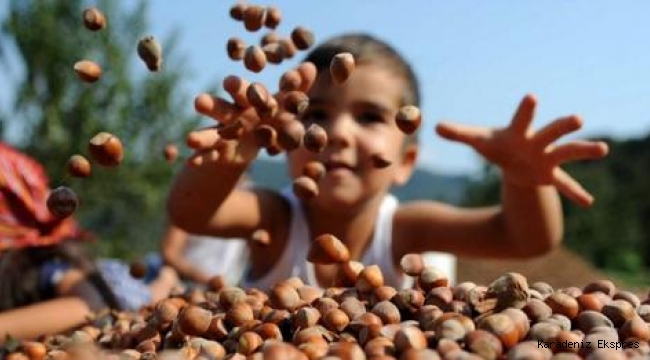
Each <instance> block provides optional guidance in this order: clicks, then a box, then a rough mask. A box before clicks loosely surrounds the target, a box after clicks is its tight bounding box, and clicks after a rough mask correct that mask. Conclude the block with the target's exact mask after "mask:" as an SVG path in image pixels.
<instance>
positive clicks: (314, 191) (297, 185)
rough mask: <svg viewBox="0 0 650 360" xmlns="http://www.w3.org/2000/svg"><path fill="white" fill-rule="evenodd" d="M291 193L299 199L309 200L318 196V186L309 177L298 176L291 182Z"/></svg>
mask: <svg viewBox="0 0 650 360" xmlns="http://www.w3.org/2000/svg"><path fill="white" fill-rule="evenodd" d="M293 192H294V194H296V196H297V197H298V198H299V199H302V200H310V199H312V198H314V197H316V196H318V184H316V182H315V181H314V179H312V178H310V177H307V176H300V177H298V178H297V179H295V180H293Z"/></svg>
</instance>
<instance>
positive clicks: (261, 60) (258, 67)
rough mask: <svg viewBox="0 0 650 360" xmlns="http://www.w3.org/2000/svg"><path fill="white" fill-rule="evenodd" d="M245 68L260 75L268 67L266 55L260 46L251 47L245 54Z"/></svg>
mask: <svg viewBox="0 0 650 360" xmlns="http://www.w3.org/2000/svg"><path fill="white" fill-rule="evenodd" d="M244 66H245V67H246V69H248V70H250V71H252V72H254V73H259V72H261V71H262V70H263V69H264V67H265V66H266V54H264V50H262V48H261V47H259V46H258V45H251V46H249V47H247V48H246V51H245V52H244Z"/></svg>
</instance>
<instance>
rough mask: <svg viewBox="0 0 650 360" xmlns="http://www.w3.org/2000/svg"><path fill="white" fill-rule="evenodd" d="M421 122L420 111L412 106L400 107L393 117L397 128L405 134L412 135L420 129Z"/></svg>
mask: <svg viewBox="0 0 650 360" xmlns="http://www.w3.org/2000/svg"><path fill="white" fill-rule="evenodd" d="M421 122H422V115H421V114H420V109H418V107H416V106H413V105H406V106H402V107H401V108H400V109H399V111H398V112H397V115H395V123H396V124H397V127H398V128H399V129H400V130H401V131H402V132H403V133H405V134H413V133H414V132H415V131H416V130H417V129H418V127H420V123H421Z"/></svg>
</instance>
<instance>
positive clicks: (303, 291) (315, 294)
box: [296, 285, 323, 304]
mask: <svg viewBox="0 0 650 360" xmlns="http://www.w3.org/2000/svg"><path fill="white" fill-rule="evenodd" d="M296 290H298V295H300V298H301V299H302V300H303V301H304V302H305V303H308V304H311V303H313V302H314V300H316V299H318V298H320V297H321V296H323V290H322V289H321V288H319V287H316V286H310V285H303V286H300V287H298V288H296Z"/></svg>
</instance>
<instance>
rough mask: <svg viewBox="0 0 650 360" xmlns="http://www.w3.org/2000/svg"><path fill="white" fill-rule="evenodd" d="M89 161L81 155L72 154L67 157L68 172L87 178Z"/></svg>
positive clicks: (71, 174)
mask: <svg viewBox="0 0 650 360" xmlns="http://www.w3.org/2000/svg"><path fill="white" fill-rule="evenodd" d="M90 169H91V167H90V162H89V161H88V159H86V158H85V157H83V156H82V155H78V154H77V155H72V156H71V157H70V159H68V174H70V176H74V177H78V178H87V177H89V176H90V172H91V171H90Z"/></svg>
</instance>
